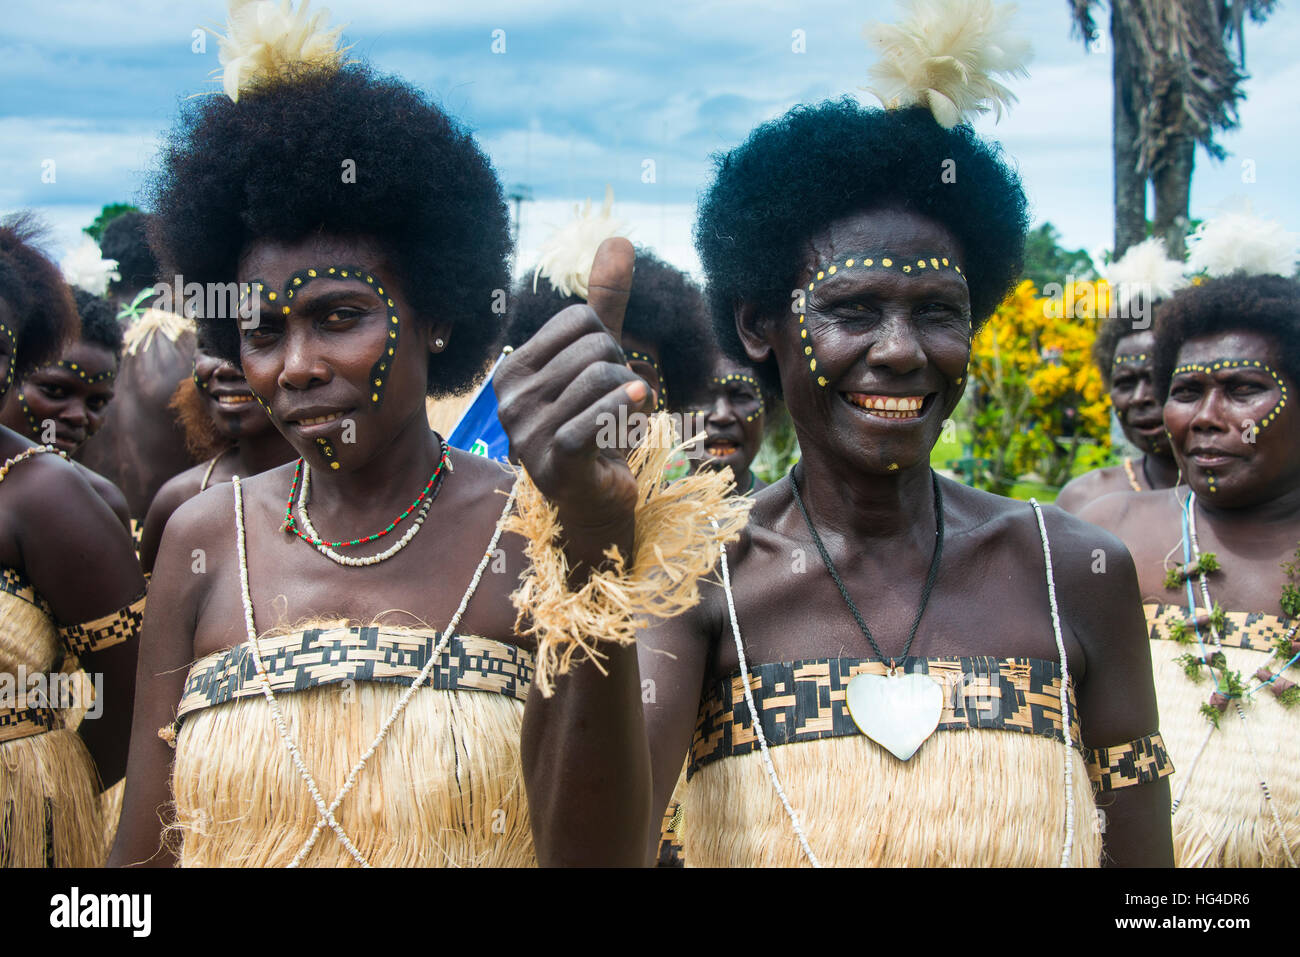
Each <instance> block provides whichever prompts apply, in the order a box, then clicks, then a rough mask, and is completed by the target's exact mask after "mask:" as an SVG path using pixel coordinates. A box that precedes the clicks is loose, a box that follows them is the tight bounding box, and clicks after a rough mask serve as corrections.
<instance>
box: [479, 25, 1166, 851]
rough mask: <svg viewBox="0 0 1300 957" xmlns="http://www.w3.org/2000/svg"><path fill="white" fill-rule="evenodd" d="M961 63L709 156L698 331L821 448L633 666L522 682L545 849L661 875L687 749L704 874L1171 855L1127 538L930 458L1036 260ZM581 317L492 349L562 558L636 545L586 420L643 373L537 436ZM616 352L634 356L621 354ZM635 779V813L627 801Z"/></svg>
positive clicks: (536, 821) (807, 446)
mask: <svg viewBox="0 0 1300 957" xmlns="http://www.w3.org/2000/svg"><path fill="white" fill-rule="evenodd" d="M945 6H946V7H948V8H953V13H952V16H953V18H954V19H953V22H952V23H945V24H942V25H940V26H943V29H942V30H939V29H933V30H930V29H929V28H926V31H928V32H925V35H924V37H923V38H924V39H926V40H927V41H929V40H930V39H934V40H935V42H936V43H937V42H938V40H937V38H938V37H939V36H940V35H945V36H954V35H955V36H958V37H959V38H961V41H962V49H960V50H955V51H940V53H941V54H943V55H945V56H946V55H947V52H951V53H952V55H954V56H961V57H968V56H975V55H976V54H978V53H979V48H980V42H979V41H980V39H981V38H980V37H979V36H975V37H974V38H973V39H972V34H973V33H974V34H978V32H979V30H980V28H979V26H978V24H979V23H980V22H983V21H982V20H981V18H982V17H983V16H984V14H986V13H987V8H988V7H989V6H990V5H989V4H987V3H983V4H981V3H979V2H975V0H970V2H966V3H964V4H963V3H949V4H946V5H945ZM981 11H983V13H981ZM966 16H969V19H970V22H969V23H967V22H965V21H964V20H961V19H959V18H960V17H966ZM950 28H951V29H950ZM967 40H971V42H970V43H969V44H967V43H966V41H967ZM896 47H897V48H901V47H899V45H895V44H886V49H889V50H893V49H895V48H896ZM972 49H975V50H976V54H972V53H971V52H970V50H972ZM985 52H987V51H985ZM887 55H892V54H887ZM976 59H977V61H979V58H978V56H977V57H976ZM979 62H987V61H979ZM902 72H904V73H905V74H907V75H928V74H926V73H925V71H919V70H907V71H902ZM960 72H962V71H946V73H945V75H949V76H951V75H952V74H953V73H960ZM965 73H966V75H967V77H968V80H967V81H966V82H965V83H957V84H955V85H956V86H957V87H959V88H958V89H956V90H952V89H948V90H946V91H943V95H942V97H941V96H940V95H939V93H938V92H936V91H933V90H929V91H912V95H911V97H910V98H909V97H908V96H903V95H901V94H898V95H895V94H891V95H888V96H884V97H883V99H885V100H886V102H889V103H891V105H894V106H897V108H891V109H885V110H881V109H866V108H863V107H860V106H858V105H857V104H855V103H853V102H850V101H848V100H840V101H831V102H826V103H821V104H818V105H811V106H798V107H796V108H794V109H793V110H791V111H790V112H789V113H787V114H786V115H784V116H782V117H780V118H778V119H776V120H773V121H771V122H769V123H766V124H764V125H762V126H760V127H759V128H758V129H756V130H755V131H754V132H753V133H752V134H751V135H750V136H749V138H748V140H747V141H746V142H745V143H744V144H742V145H741V146H739V147H738V148H736V149H734V150H732V151H731V152H729V153H727V154H725V155H723V156H721V157H720V158H719V160H718V163H717V172H716V177H715V179H714V181H713V183H712V185H711V186H710V187H709V189H708V190H707V192H706V193H705V194H704V197H703V199H702V201H701V205H700V210H699V217H698V220H697V224H696V245H697V248H698V250H699V252H700V258H701V260H702V262H703V265H704V270H705V273H706V277H707V280H708V294H709V297H710V301H711V303H712V307H713V308H712V313H713V319H714V322H715V323H716V328H717V331H718V335H719V338H720V340H721V342H722V347H723V350H724V352H726V353H727V354H728V355H729V356H731V357H732V358H733V359H735V360H736V361H737V362H739V363H748V364H752V365H753V366H754V367H755V368H756V370H757V374H758V376H757V377H758V379H759V380H760V382H761V384H762V387H763V389H764V391H765V392H767V393H770V394H772V395H777V396H783V397H784V400H785V403H786V405H787V407H788V409H789V412H790V416H791V418H792V420H793V422H794V426H795V429H796V432H797V435H798V438H799V444H800V447H801V449H802V453H803V458H802V460H801V461H800V462H799V464H798V465H796V466H795V468H794V470H793V471H792V473H791V474H790V475H789V476H788V477H787V478H786V479H784V480H782V481H780V482H778V483H776V484H775V485H773V486H770V487H769V488H767V489H765V490H764V491H763V492H762V493H761V494H760V495H758V496H756V497H755V499H754V507H753V510H752V512H751V513H750V522H749V525H748V527H747V528H746V530H745V531H744V532H743V533H741V535H740V540H739V542H738V543H736V544H734V545H731V546H729V547H727V549H726V550H725V552H724V556H723V561H722V563H721V565H720V568H719V569H718V571H719V573H720V577H721V580H722V583H723V587H722V588H714V589H710V590H708V591H706V592H705V593H704V595H703V597H702V600H701V601H700V602H699V604H697V605H696V606H695V607H694V608H693V609H690V610H688V611H685V612H684V613H682V614H680V615H678V616H677V617H672V618H669V619H667V620H665V621H664V622H663V623H662V624H660V625H658V626H657V627H654V628H652V629H648V630H643V631H642V632H641V634H640V635H639V637H638V640H637V648H638V650H639V652H640V653H639V655H638V656H636V657H633V656H624V655H616V654H614V653H613V652H611V653H610V655H609V657H608V659H606V660H604V661H602V662H601V664H602V665H603V668H604V670H605V671H607V672H609V673H608V674H607V675H606V674H601V673H600V671H599V670H598V669H596V668H594V667H593V666H591V665H590V664H586V663H584V664H583V665H581V666H579V667H578V668H577V669H575V671H574V673H572V674H570V675H568V676H567V678H566V681H565V684H563V685H561V686H559V687H558V688H557V689H556V692H555V694H554V696H552V697H550V698H549V699H544V698H542V696H541V695H535V696H534V697H533V698H532V699H530V701H529V704H528V719H527V722H526V729H527V733H526V735H525V737H524V742H523V744H524V766H525V769H526V773H527V776H528V788H529V796H530V798H531V799H532V807H533V813H534V817H533V825H534V831H535V834H536V838H537V846H538V853H539V859H540V860H541V861H542V862H543V863H556V862H563V861H575V860H576V861H583V862H589V861H611V860H620V861H626V862H632V861H633V860H639V861H642V862H646V861H649V860H652V859H653V855H654V852H655V850H656V846H657V844H658V837H659V834H658V827H657V825H658V823H659V821H660V815H661V814H662V813H663V809H664V808H665V806H666V805H667V803H668V800H669V795H670V793H671V792H672V790H673V786H674V784H675V783H676V781H677V778H678V772H679V771H680V769H681V766H682V761H683V758H684V757H686V756H689V767H688V771H687V774H688V783H687V787H686V790H685V793H684V796H683V797H682V824H681V828H680V831H681V834H682V836H683V845H684V853H685V859H686V862H687V864H688V866H691V865H693V866H706V867H707V866H756V865H794V864H801V863H813V864H816V863H821V864H828V865H844V866H863V865H878V866H938V865H948V866H952V865H956V866H1013V865H1020V866H1058V865H1062V864H1068V865H1078V866H1097V865H1098V864H1101V863H1107V864H1120V865H1134V864H1138V865H1141V864H1165V865H1167V864H1168V863H1170V861H1171V860H1172V855H1171V853H1170V844H1169V831H1168V824H1167V821H1168V806H1169V805H1168V801H1169V797H1168V794H1169V792H1168V786H1167V784H1166V783H1165V782H1164V780H1163V779H1162V778H1161V775H1162V774H1165V773H1167V769H1166V768H1165V767H1164V762H1163V750H1162V749H1161V747H1160V744H1159V735H1158V731H1157V726H1156V705H1155V696H1154V694H1153V692H1152V687H1151V681H1150V676H1149V673H1148V670H1147V669H1148V668H1149V657H1148V651H1147V646H1146V642H1145V640H1144V633H1143V625H1142V618H1141V610H1140V603H1139V600H1138V592H1137V582H1136V578H1135V576H1134V573H1133V568H1132V564H1131V562H1130V560H1129V558H1128V555H1127V552H1126V551H1125V550H1124V548H1123V546H1122V545H1121V544H1120V543H1119V541H1118V540H1117V539H1115V538H1114V537H1113V536H1111V535H1109V534H1106V533H1102V532H1100V531H1098V530H1097V529H1096V528H1094V527H1092V526H1090V525H1087V524H1085V523H1083V522H1080V521H1078V520H1077V519H1074V518H1072V517H1070V516H1068V515H1066V514H1064V513H1062V512H1060V511H1058V510H1055V509H1050V508H1049V509H1041V510H1040V509H1039V508H1038V507H1037V506H1036V505H1035V506H1032V507H1031V506H1030V505H1028V504H1025V503H1021V502H1015V501H1011V500H1008V499H1004V498H1000V497H997V496H993V495H990V494H987V493H985V492H981V491H977V490H975V489H971V488H967V487H966V486H963V485H960V484H957V483H955V482H951V481H948V480H946V479H941V478H939V477H938V476H936V475H935V474H934V473H933V472H932V471H931V468H930V464H929V461H930V451H931V449H932V448H933V446H934V444H935V442H936V441H937V440H938V438H939V436H940V433H941V430H942V426H943V422H944V421H945V420H946V419H947V418H948V416H949V415H951V413H952V411H953V409H954V408H955V407H956V405H957V403H958V401H959V400H960V398H961V395H962V392H963V389H964V387H965V383H966V377H967V362H968V359H969V355H970V342H971V336H972V335H973V334H974V332H975V331H977V330H978V329H979V327H980V326H981V325H982V323H983V322H984V321H985V320H986V319H987V318H988V316H989V315H990V313H992V311H993V310H994V308H995V307H996V306H997V305H998V303H999V302H1000V301H1001V299H1002V298H1003V296H1004V295H1005V294H1006V293H1007V292H1008V291H1009V289H1010V288H1011V287H1012V285H1013V283H1014V281H1015V280H1016V278H1017V276H1018V273H1019V270H1020V266H1021V257H1022V250H1023V243H1024V235H1025V230H1026V219H1027V217H1026V212H1025V207H1026V200H1025V196H1024V193H1023V191H1022V188H1021V185H1020V181H1019V178H1018V176H1017V175H1016V174H1015V173H1014V172H1013V171H1012V169H1011V168H1010V167H1009V166H1008V164H1007V162H1006V161H1005V160H1004V159H1003V158H1002V156H1001V152H1000V150H999V148H998V147H997V146H996V145H993V144H990V143H987V142H985V141H982V140H981V139H979V138H978V137H977V136H976V135H975V134H974V133H973V131H972V130H971V128H970V127H969V126H968V125H966V124H965V123H961V124H954V123H952V122H950V123H949V126H950V127H951V128H948V127H946V126H944V125H941V123H940V122H939V118H947V117H946V114H945V113H944V111H942V110H940V109H939V106H938V105H937V104H938V103H939V102H940V100H941V101H942V102H943V103H947V104H949V105H951V104H953V103H958V104H960V103H970V102H971V100H973V99H974V100H978V99H979V98H980V95H981V94H980V88H981V86H980V85H981V84H982V85H983V86H984V87H987V86H988V81H987V78H986V77H984V78H983V79H981V77H982V74H981V71H980V69H978V67H977V66H975V67H971V68H970V69H968V70H966V71H965ZM992 85H993V86H995V87H997V86H998V85H997V84H992ZM998 88H999V89H1000V87H998ZM927 96H928V97H929V100H928V101H927V100H926V97H927ZM918 101H919V102H930V103H931V105H932V106H933V107H934V109H935V110H936V113H935V114H933V115H932V112H931V110H929V109H926V108H924V107H922V106H912V105H908V104H909V103H914V102H918ZM899 102H901V104H902V105H901V106H899V105H898V104H899ZM632 283H633V284H635V279H632ZM565 318H566V317H565V316H559V317H556V319H555V320H554V321H553V322H552V323H549V324H548V325H547V326H546V327H545V328H543V330H542V331H541V332H539V333H538V334H537V335H536V336H535V337H534V338H533V340H532V342H530V343H529V344H528V345H527V346H525V347H523V348H521V349H518V350H516V351H515V353H514V354H513V355H511V356H510V357H508V359H507V360H506V361H505V362H504V363H503V365H502V368H501V372H500V373H499V376H498V378H499V380H500V384H499V385H498V392H499V393H503V400H502V408H503V410H506V409H511V410H512V414H511V415H504V414H503V422H504V424H505V426H506V429H507V431H508V433H509V434H510V438H511V443H512V448H513V449H514V450H515V451H517V453H518V455H519V458H520V459H521V460H522V461H523V463H524V464H525V466H526V467H527V468H528V469H529V471H530V473H532V474H533V477H534V478H535V479H536V482H537V485H538V487H539V488H541V489H542V491H543V492H544V493H546V494H547V495H549V496H551V498H552V500H553V501H554V502H555V504H556V506H557V508H558V509H559V513H560V517H561V520H562V521H564V527H565V530H566V533H568V534H567V537H566V539H565V543H564V553H565V554H566V555H569V556H571V557H572V558H573V559H578V558H581V557H583V556H591V555H601V554H608V553H609V552H608V550H609V549H611V547H613V546H617V547H618V548H619V550H620V552H623V553H626V550H628V549H633V548H639V545H638V543H637V542H636V540H635V536H636V535H637V534H638V532H639V528H640V526H639V525H636V524H634V523H633V522H632V521H631V519H630V518H629V514H628V510H627V509H628V504H627V503H628V498H629V496H628V492H627V483H628V477H627V476H626V475H625V474H623V473H622V472H621V470H620V469H619V468H618V465H617V462H614V461H612V460H611V459H609V458H608V457H607V456H601V455H599V454H588V455H574V454H572V449H574V448H575V446H577V445H578V444H579V443H578V441H577V438H576V437H577V436H583V437H593V436H595V435H596V434H598V431H599V429H598V424H597V422H596V421H595V417H594V416H593V409H594V410H595V412H596V413H597V414H599V413H600V412H602V411H605V410H606V408H607V407H608V406H609V405H612V404H616V403H620V402H621V403H629V402H631V403H636V404H640V403H643V402H644V401H645V398H644V390H643V389H642V388H641V387H640V386H639V385H638V384H637V383H636V382H631V383H628V384H627V385H626V386H625V387H624V388H623V389H622V390H621V395H620V394H619V393H618V392H611V393H610V394H609V395H608V396H607V397H606V398H604V399H602V400H601V402H600V403H597V404H596V405H595V406H593V405H592V404H591V400H590V397H589V396H586V395H577V394H574V395H572V397H571V401H569V399H570V393H569V392H568V391H566V392H565V393H564V394H563V396H564V397H563V398H562V399H561V400H560V401H559V402H557V403H555V404H554V405H553V406H552V407H551V408H549V409H547V412H546V414H547V415H548V416H549V417H550V418H551V419H552V420H554V421H559V422H561V423H563V425H562V426H561V427H560V428H559V429H558V430H556V432H555V433H554V434H557V435H559V436H561V437H562V438H563V441H561V440H560V439H548V437H547V436H546V435H544V434H543V433H542V431H541V430H531V429H529V428H528V422H527V421H526V416H527V414H528V413H527V410H528V407H529V403H528V402H527V401H525V400H524V396H527V395H530V394H537V395H540V394H542V393H543V392H544V391H545V390H546V389H547V383H548V381H550V380H552V379H558V380H560V381H564V380H566V379H568V378H570V377H572V376H573V375H574V374H575V371H576V368H577V364H578V363H580V362H585V361H587V360H588V357H589V352H590V347H589V346H588V345H587V344H586V343H585V341H584V337H588V336H589V334H590V333H591V332H592V330H590V329H580V328H575V327H574V324H573V323H570V322H562V321H561V320H562V319H565ZM544 356H545V357H550V358H549V361H546V362H542V361H540V360H541V358H542V357H544ZM603 358H604V360H605V361H606V362H610V363H616V362H617V360H618V358H619V356H618V351H617V349H616V347H615V346H614V344H613V343H610V344H609V348H608V349H607V350H606V353H605V355H604V356H603ZM513 410H520V411H518V412H513ZM590 447H591V446H590V445H589V446H588V448H590ZM575 502H582V509H583V511H581V512H580V511H579V510H578V508H577V506H576V505H575V504H574V503H575ZM579 516H585V519H586V520H585V521H583V522H582V523H581V524H580V525H578V524H576V522H577V519H578V517H579ZM569 520H573V521H574V522H575V525H574V529H573V531H570V530H569V524H568V521H569ZM1049 541H1050V554H1049ZM1098 555H1104V556H1105V557H1106V560H1107V563H1108V564H1107V567H1108V573H1107V574H1106V575H1097V574H1093V572H1092V569H1091V566H1092V564H1093V562H1095V561H1096V559H1097V556H1098ZM617 651H622V649H617ZM647 688H649V689H653V691H654V693H653V694H647V693H646V691H645V689H647ZM1067 702H1068V703H1067ZM755 715H757V720H756V719H755ZM580 728H581V729H585V730H584V731H582V734H583V735H584V736H585V737H584V738H583V745H582V747H581V748H580V749H578V748H573V747H572V746H571V742H572V741H573V740H574V738H575V737H576V736H577V735H578V734H579V729H580ZM864 735H865V737H864ZM579 762H581V764H579ZM595 769H599V772H600V773H599V775H597V774H596V773H594V772H595ZM629 781H631V782H637V786H638V787H639V788H643V789H644V790H645V791H648V792H649V799H648V800H629V799H627V798H626V797H621V798H616V796H615V794H614V792H615V789H622V790H623V791H626V790H627V789H628V787H629V785H628V784H627V782H629ZM578 782H581V785H579V784H578ZM606 782H608V783H606ZM637 793H638V795H641V794H642V793H643V792H642V791H638V792H637ZM1094 794H1096V797H1094ZM1099 809H1100V810H1102V811H1104V815H1105V826H1104V833H1103V826H1102V818H1101V816H1100V815H1099V813H1098V811H1099ZM592 833H597V834H601V835H602V836H603V837H604V838H605V845H604V846H603V847H601V846H596V845H595V844H594V843H593V842H591V841H589V840H587V839H586V838H585V835H589V834H592ZM610 835H615V836H617V838H618V840H617V841H615V840H612V839H611V838H610ZM637 839H639V841H640V844H639V852H640V853H639V854H637V853H635V852H634V851H632V850H631V848H632V846H633V845H635V844H636V842H637Z"/></svg>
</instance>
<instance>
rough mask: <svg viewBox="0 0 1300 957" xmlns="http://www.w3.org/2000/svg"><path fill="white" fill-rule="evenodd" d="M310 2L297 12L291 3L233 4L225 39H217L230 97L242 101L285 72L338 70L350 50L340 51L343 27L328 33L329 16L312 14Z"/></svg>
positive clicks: (243, 0)
mask: <svg viewBox="0 0 1300 957" xmlns="http://www.w3.org/2000/svg"><path fill="white" fill-rule="evenodd" d="M310 6H311V0H303V2H302V6H300V7H299V8H298V9H297V10H295V9H293V4H292V0H280V2H279V3H276V2H275V0H230V10H229V13H228V15H227V17H226V30H227V31H228V33H227V35H226V36H221V35H219V34H214V35H215V36H216V37H217V42H218V46H219V50H218V54H217V58H218V60H219V61H220V63H221V67H222V69H221V70H220V71H218V72H220V77H219V79H220V80H221V84H222V87H223V88H224V89H225V91H226V95H227V96H228V97H230V98H231V99H232V100H233V101H234V102H236V103H238V102H239V94H240V92H241V91H244V90H249V89H252V88H253V87H255V86H256V85H257V84H258V83H260V82H262V81H265V80H271V79H275V78H276V77H279V76H282V75H284V74H285V73H288V72H291V71H295V70H299V69H302V68H303V67H304V66H316V67H319V68H320V69H324V70H337V69H338V68H339V67H341V66H342V65H343V54H344V53H346V52H347V50H348V49H350V48H349V47H343V48H340V47H339V39H340V38H341V37H342V35H343V27H341V26H339V27H334V28H333V29H326V27H327V25H328V23H329V15H330V12H329V10H328V9H322V10H321V11H320V12H319V13H315V14H309V13H308V8H309V7H310Z"/></svg>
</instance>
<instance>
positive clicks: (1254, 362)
mask: <svg viewBox="0 0 1300 957" xmlns="http://www.w3.org/2000/svg"><path fill="white" fill-rule="evenodd" d="M1125 358H1127V357H1125ZM1138 358H1141V359H1145V358H1146V356H1145V354H1144V355H1142V356H1139V357H1138ZM1119 361H1120V357H1119V356H1116V357H1115V363H1116V365H1118V364H1119ZM1133 361H1136V360H1133ZM1225 369H1258V370H1259V371H1260V372H1267V373H1268V374H1269V376H1271V377H1272V379H1273V381H1274V382H1275V383H1276V384H1277V390H1278V400H1277V403H1276V404H1275V405H1274V406H1273V408H1271V409H1269V410H1268V411H1267V412H1266V413H1264V415H1263V416H1261V417H1260V421H1259V425H1258V429H1259V431H1261V432H1262V431H1264V429H1265V428H1267V427H1268V426H1269V425H1271V424H1272V422H1273V420H1274V419H1276V418H1277V417H1278V414H1279V413H1280V412H1281V411H1282V410H1283V409H1285V408H1286V403H1287V400H1288V399H1289V398H1290V394H1289V391H1288V389H1287V387H1286V380H1285V379H1283V378H1282V376H1281V375H1279V374H1278V372H1277V370H1276V369H1274V368H1273V367H1272V366H1270V365H1269V364H1268V363H1267V362H1264V361H1263V360H1261V359H1215V360H1214V361H1213V362H1208V363H1200V362H1189V363H1186V364H1184V365H1181V366H1177V367H1176V368H1175V369H1174V371H1173V373H1172V375H1171V376H1170V378H1173V376H1178V375H1186V374H1188V373H1192V372H1199V373H1201V374H1203V375H1210V376H1212V375H1214V373H1216V372H1222V371H1223V370H1225ZM1206 477H1207V479H1208V480H1209V482H1210V491H1214V477H1213V475H1211V474H1210V473H1208V472H1207V473H1206Z"/></svg>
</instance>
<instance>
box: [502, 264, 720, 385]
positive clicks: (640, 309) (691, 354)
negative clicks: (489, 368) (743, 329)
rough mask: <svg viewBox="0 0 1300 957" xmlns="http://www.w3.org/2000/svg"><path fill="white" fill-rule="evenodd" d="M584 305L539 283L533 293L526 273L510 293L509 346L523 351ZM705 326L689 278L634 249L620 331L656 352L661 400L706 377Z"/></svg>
mask: <svg viewBox="0 0 1300 957" xmlns="http://www.w3.org/2000/svg"><path fill="white" fill-rule="evenodd" d="M585 301H586V300H584V299H583V298H581V297H580V296H567V297H566V296H561V295H560V294H559V292H558V291H556V290H555V289H554V288H553V287H552V286H551V284H550V282H548V281H547V280H546V279H545V278H542V277H539V278H538V280H537V290H536V291H535V292H534V291H533V273H532V271H531V270H530V271H529V272H528V273H527V274H525V275H524V277H523V278H522V279H521V280H520V281H519V284H518V286H517V287H516V288H515V296H514V301H513V303H512V308H511V318H510V336H509V339H510V344H511V345H513V346H521V345H523V344H524V343H525V342H527V341H528V340H529V339H531V338H532V337H533V336H534V335H535V334H536V333H537V330H539V329H540V328H542V326H543V325H544V324H545V323H546V321H547V320H548V319H550V318H551V317H552V316H553V315H555V314H556V313H557V312H559V311H560V310H562V309H566V308H568V307H569V306H573V305H577V304H579V303H583V302H585ZM708 321H709V317H708V307H707V305H706V303H705V300H704V295H703V293H701V292H700V289H699V287H698V286H696V285H695V283H694V282H692V281H691V278H690V277H689V276H688V275H687V274H686V273H684V272H682V271H681V270H680V269H678V268H677V267H676V266H671V265H669V264H668V263H666V262H664V261H663V260H662V259H660V258H659V257H657V256H655V255H654V253H652V252H650V251H649V250H647V249H645V248H643V247H639V246H638V247H637V249H636V272H635V275H634V276H633V279H632V295H631V296H630V297H629V298H628V302H627V312H626V313H625V315H624V318H623V331H624V332H626V333H628V334H630V335H633V336H635V337H636V338H638V339H644V340H645V341H647V342H653V343H655V345H656V346H658V348H659V360H660V361H659V367H660V372H661V373H662V376H663V390H664V393H665V396H664V397H665V400H667V399H668V397H670V396H673V395H674V394H675V393H676V392H677V391H678V386H677V385H676V383H679V382H690V381H693V380H695V379H697V378H698V377H699V376H701V375H708V365H707V355H706V353H707V344H708V338H709V329H708V326H707V324H708Z"/></svg>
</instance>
